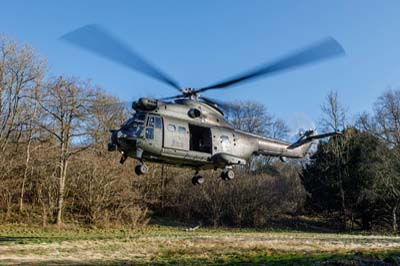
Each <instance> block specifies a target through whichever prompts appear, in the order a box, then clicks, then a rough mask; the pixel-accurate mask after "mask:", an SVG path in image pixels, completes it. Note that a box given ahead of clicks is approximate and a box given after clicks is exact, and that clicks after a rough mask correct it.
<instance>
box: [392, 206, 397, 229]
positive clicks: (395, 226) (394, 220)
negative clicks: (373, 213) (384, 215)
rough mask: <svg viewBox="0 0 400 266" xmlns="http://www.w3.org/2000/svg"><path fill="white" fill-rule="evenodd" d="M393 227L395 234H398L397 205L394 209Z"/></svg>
mask: <svg viewBox="0 0 400 266" xmlns="http://www.w3.org/2000/svg"><path fill="white" fill-rule="evenodd" d="M392 218H393V220H392V227H393V233H396V232H397V230H398V226H397V205H395V206H394V207H393V209H392Z"/></svg>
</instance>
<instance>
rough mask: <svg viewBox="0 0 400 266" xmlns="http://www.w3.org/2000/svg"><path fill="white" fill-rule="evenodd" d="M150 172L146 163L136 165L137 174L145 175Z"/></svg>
mask: <svg viewBox="0 0 400 266" xmlns="http://www.w3.org/2000/svg"><path fill="white" fill-rule="evenodd" d="M148 172H149V168H148V167H147V166H146V165H145V164H139V165H136V167H135V173H136V175H145V174H147V173H148Z"/></svg>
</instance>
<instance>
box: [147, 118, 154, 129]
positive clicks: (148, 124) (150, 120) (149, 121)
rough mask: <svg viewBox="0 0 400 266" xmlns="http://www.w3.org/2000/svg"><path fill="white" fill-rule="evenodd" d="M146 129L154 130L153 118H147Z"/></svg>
mask: <svg viewBox="0 0 400 266" xmlns="http://www.w3.org/2000/svg"><path fill="white" fill-rule="evenodd" d="M147 127H152V128H154V116H149V119H148V120H147Z"/></svg>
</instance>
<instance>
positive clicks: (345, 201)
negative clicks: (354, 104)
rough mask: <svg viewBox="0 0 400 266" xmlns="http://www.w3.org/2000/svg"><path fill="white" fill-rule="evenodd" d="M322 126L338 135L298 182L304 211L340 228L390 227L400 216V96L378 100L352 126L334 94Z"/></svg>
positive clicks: (395, 225) (391, 93) (321, 148)
mask: <svg viewBox="0 0 400 266" xmlns="http://www.w3.org/2000/svg"><path fill="white" fill-rule="evenodd" d="M327 102H328V104H327V105H326V106H325V108H324V109H323V110H324V111H325V114H326V115H327V117H328V120H325V125H326V126H327V128H330V129H331V130H338V129H339V128H344V130H342V135H341V136H338V137H334V138H331V139H330V140H329V141H328V142H320V143H319V145H318V150H317V152H316V153H315V154H314V155H313V156H312V157H311V160H310V161H309V162H308V163H307V164H306V165H305V167H304V169H303V172H302V175H301V178H302V181H303V184H304V187H305V189H306V190H307V193H308V194H307V200H306V208H307V209H309V210H312V211H314V212H315V213H318V214H322V215H324V216H325V217H327V218H328V219H332V220H333V221H334V222H335V224H336V225H339V226H340V227H341V228H342V229H347V228H349V227H350V228H351V229H355V228H361V229H362V230H370V229H382V228H388V227H391V228H392V230H393V231H394V232H397V231H398V224H399V221H398V215H399V213H400V210H399V208H400V91H399V90H397V91H387V92H385V93H384V94H383V95H382V96H380V97H379V98H378V100H377V101H376V103H375V105H374V112H373V113H372V114H367V113H364V114H361V115H359V116H358V117H356V119H355V121H354V122H353V123H352V124H351V123H349V122H348V121H347V120H346V116H345V114H346V111H345V109H344V108H343V107H342V106H341V105H340V104H339V102H338V100H337V95H336V94H335V93H331V94H330V95H329V96H328V101H327Z"/></svg>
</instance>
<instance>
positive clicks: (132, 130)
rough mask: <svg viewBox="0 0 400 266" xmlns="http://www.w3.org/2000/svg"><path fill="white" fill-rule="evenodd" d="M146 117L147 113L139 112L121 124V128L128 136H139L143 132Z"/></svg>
mask: <svg viewBox="0 0 400 266" xmlns="http://www.w3.org/2000/svg"><path fill="white" fill-rule="evenodd" d="M145 119H146V113H142V112H137V113H135V115H134V116H133V117H131V118H130V119H128V121H126V122H125V123H124V124H123V125H122V126H121V129H120V130H121V132H122V133H124V134H126V135H127V136H130V137H136V138H138V137H140V134H141V133H142V132H143V129H144V121H145Z"/></svg>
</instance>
